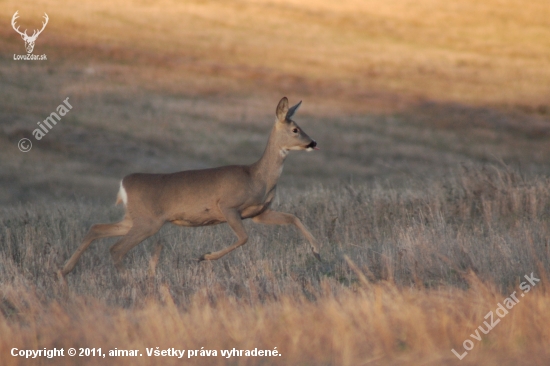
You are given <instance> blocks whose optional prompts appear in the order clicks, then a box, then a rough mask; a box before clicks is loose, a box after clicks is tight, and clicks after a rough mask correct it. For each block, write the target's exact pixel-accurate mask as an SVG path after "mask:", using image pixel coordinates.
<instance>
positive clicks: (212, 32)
mask: <svg viewBox="0 0 550 366" xmlns="http://www.w3.org/2000/svg"><path fill="white" fill-rule="evenodd" d="M16 10H19V14H20V15H21V17H20V19H18V22H19V24H21V25H22V28H29V29H33V28H38V27H39V26H40V21H41V17H42V15H43V13H44V12H46V13H48V15H49V18H50V22H49V24H48V26H47V28H46V29H45V30H44V32H43V33H42V34H41V35H40V37H39V38H38V40H37V42H36V46H35V51H34V53H35V54H42V53H45V54H47V56H48V61H36V62H29V61H27V62H24V61H16V60H13V56H12V55H13V54H23V53H24V52H25V51H24V48H23V42H22V40H21V38H20V37H19V36H18V35H17V34H16V33H15V32H14V31H13V29H12V28H11V26H10V24H9V21H10V19H11V17H12V15H13V13H14V12H15V11H16ZM0 14H1V18H2V19H4V21H3V22H2V24H3V25H2V26H1V27H0V34H1V37H0V45H1V48H2V50H4V51H3V52H2V55H1V59H0V96H1V98H0V146H1V149H0V185H1V187H2V189H1V190H0V202H1V203H2V206H1V208H0V294H1V298H0V360H1V364H2V365H30V364H46V365H48V364H52V365H53V364H55V365H76V364H78V365H81V364H89V365H105V364H117V365H119V364H120V365H126V364H127V365H140V364H143V365H149V364H162V365H171V364H182V363H187V364H197V365H201V364H205V365H217V364H219V365H225V364H229V365H258V364H275V365H302V364H303V365H418V364H424V365H443V364H445V365H446V364H466V365H479V364H483V365H494V364H499V365H515V364H530V365H546V364H547V363H548V360H549V359H550V355H549V352H548V349H547V344H548V342H549V341H550V334H549V333H550V331H549V330H548V327H547V325H548V324H549V323H550V315H548V314H550V312H549V311H548V310H549V304H550V295H549V292H548V280H549V279H548V273H549V270H550V248H549V247H548V246H549V239H548V238H549V235H548V234H549V232H548V231H549V228H548V223H549V214H550V205H549V203H548V202H549V199H550V189H549V181H548V175H549V173H550V169H549V168H548V163H547V162H548V161H549V159H550V148H549V146H550V144H549V142H550V141H549V140H550V104H549V103H550V102H549V100H550V72H549V70H550V44H549V42H550V41H549V40H550V28H549V27H548V19H550V9H549V8H548V6H547V4H546V3H545V2H544V1H532V2H529V4H525V3H523V2H520V1H496V0H491V1H486V2H483V3H479V2H475V1H460V2H458V1H451V2H438V1H431V0H425V1H421V2H416V3H413V2H409V1H404V0H395V1H386V2H384V3H383V4H382V3H377V2H374V1H367V2H364V1H361V2H354V1H341V2H338V3H334V4H332V3H331V4H325V3H320V2H314V1H305V2H297V1H296V2H295V1H291V0H288V1H283V2H267V1H234V2H233V1H232V2H225V3H218V2H209V1H186V2H175V1H171V0H166V1H160V2H155V3H149V2H146V1H120V2H112V1H111V2H107V1H96V2H88V1H83V2H79V3H78V5H76V4H75V5H74V6H72V7H65V6H63V5H62V4H61V3H60V2H58V1H52V0H45V1H37V2H32V4H31V3H30V2H29V3H23V4H22V3H20V2H11V1H7V2H4V5H3V6H2V9H0ZM29 33H31V32H29ZM283 95H286V96H288V97H289V99H290V102H291V103H296V102H297V101H298V100H300V99H303V100H304V104H303V106H302V108H301V109H300V111H299V113H298V115H297V116H296V117H295V120H296V121H297V123H298V124H299V125H300V126H301V127H303V128H304V130H305V131H306V132H307V133H308V134H309V135H310V136H312V137H313V138H314V139H316V140H317V142H318V143H319V146H320V147H321V150H320V151H316V152H315V153H292V154H290V155H289V157H288V159H287V163H286V164H285V170H284V172H283V175H282V179H281V181H280V184H279V188H278V196H277V199H276V202H275V205H274V206H275V208H276V209H277V210H281V211H285V212H290V213H293V214H295V215H297V216H298V217H299V218H300V219H301V220H302V221H303V222H304V224H305V225H306V226H307V227H308V228H310V230H311V231H312V233H313V234H314V236H315V237H316V238H317V239H318V240H319V242H320V243H321V256H322V257H323V261H322V262H317V261H316V260H315V258H314V257H313V256H312V255H311V252H310V249H309V247H308V245H307V242H306V241H305V240H304V238H302V237H301V236H300V235H299V233H297V232H296V231H294V229H292V228H287V227H277V228H274V227H265V226H260V225H256V224H253V223H252V222H250V223H249V222H246V228H247V230H248V232H249V236H250V239H249V242H248V243H247V244H246V245H245V246H243V247H242V248H239V249H238V250H236V251H234V252H233V253H231V254H229V255H228V256H226V257H224V258H222V259H220V260H218V261H215V262H202V263H197V262H196V258H198V257H199V256H200V255H202V254H204V252H206V251H213V250H219V249H221V248H223V247H225V246H227V245H229V244H230V243H232V242H233V240H234V236H233V234H232V232H231V230H230V229H229V228H228V227H227V226H225V225H219V226H214V227H205V228H194V229H182V228H178V227H174V226H166V227H164V228H163V229H162V230H161V231H160V232H159V233H158V234H156V235H155V236H153V237H152V238H150V239H148V240H147V241H145V242H144V243H142V244H141V245H140V246H138V247H136V248H135V249H134V250H132V251H131V252H130V253H129V255H128V256H127V258H126V260H125V264H126V267H127V270H126V271H125V272H122V273H119V272H117V271H116V270H115V268H114V266H113V265H112V263H111V260H110V258H109V254H108V253H109V252H108V247H109V246H110V245H112V244H113V243H114V242H115V239H110V240H103V241H99V242H97V243H95V244H93V245H92V246H91V247H90V249H89V250H88V251H87V252H86V253H85V254H84V255H83V257H82V258H81V261H80V262H79V264H78V265H77V267H76V269H75V271H74V272H73V273H71V274H70V275H69V276H68V277H67V280H68V284H67V285H68V287H65V286H63V284H61V283H59V281H58V280H57V278H56V276H55V273H56V271H57V270H58V269H59V268H60V267H61V266H62V265H63V263H64V261H65V260H66V259H67V258H68V257H69V256H70V255H71V254H72V252H73V251H74V250H75V249H76V247H77V246H78V245H79V244H80V241H81V240H82V238H83V236H84V235H85V233H86V231H87V229H88V228H89V227H90V226H91V225H92V224H93V223H97V222H113V221H117V220H118V219H120V217H121V215H122V209H121V208H120V207H116V206H114V205H113V203H114V200H115V196H116V192H117V189H118V183H119V180H120V178H122V177H123V176H124V175H126V174H129V173H132V172H137V171H141V172H173V171H178V170H183V169H192V168H205V167H213V166H218V165H223V164H250V163H252V162H254V161H255V160H256V159H258V158H259V157H260V155H261V153H262V151H263V148H264V147H265V143H266V141H267V136H268V133H269V131H270V128H271V124H272V123H273V120H274V111H275V106H276V103H277V101H278V100H279V99H280V98H281V97H282V96H283ZM67 97H69V100H70V102H71V104H72V105H73V109H72V110H71V111H70V112H69V113H68V114H67V115H66V116H65V117H63V118H62V120H61V121H60V122H59V123H58V124H57V125H55V126H54V127H53V128H52V130H51V131H49V132H48V133H47V135H46V136H45V137H44V138H43V139H42V140H40V141H37V140H34V139H33V137H32V131H33V130H34V129H35V128H36V122H37V121H42V120H44V118H46V117H47V116H48V115H49V114H50V113H51V112H52V111H54V110H55V108H56V107H57V106H58V105H59V104H60V103H61V102H62V101H63V100H64V99H65V98H67ZM23 137H27V138H30V139H31V141H32V143H33V147H32V150H31V151H29V152H27V153H22V152H21V151H19V150H18V148H17V143H18V141H19V140H20V139H21V138H23ZM525 275H528V276H531V275H532V276H534V277H535V278H537V279H540V281H539V282H537V281H535V280H531V281H532V283H531V282H529V281H528V280H527V279H526V278H525V277H524V276H525ZM530 278H532V277H530ZM522 283H523V287H520V286H522ZM525 284H527V285H530V288H529V292H525V289H526V287H525ZM514 292H515V293H514ZM522 295H524V296H522ZM514 296H515V297H517V300H518V301H517V302H516V301H511V300H510V299H513V298H514ZM499 303H500V304H502V306H504V307H505V308H506V310H507V313H506V314H504V316H503V317H502V318H501V317H499V314H503V313H504V311H503V310H498V311H497V309H498V304H499ZM514 303H515V305H513V304H514ZM505 305H508V308H507V307H506V306H505ZM489 312H493V317H494V319H493V320H491V319H490V318H485V316H486V315H487V314H488V313H489ZM497 320H500V321H499V322H498V324H496V323H495V322H496V321H497ZM484 322H486V323H484ZM491 322H492V324H493V325H494V329H492V330H490V331H488V328H489V327H490V324H491ZM487 324H489V326H488V325H487ZM485 333H487V334H485ZM467 340H468V341H467ZM465 341H467V342H465ZM470 344H471V345H472V347H473V348H472V349H471V350H470V351H468V353H467V354H465V355H464V352H466V350H465V348H464V346H466V347H469V346H470ZM71 347H73V348H75V349H77V350H78V349H79V348H96V349H97V348H101V349H102V352H103V353H108V352H109V350H114V349H115V348H116V349H118V350H139V353H141V354H142V355H143V356H138V357H129V356H128V357H117V358H114V357H110V356H106V358H105V359H103V358H100V357H93V356H87V357H78V356H75V357H69V356H67V355H66V352H67V350H68V349H69V348H71ZM156 347H158V350H167V349H171V348H174V349H177V350H183V349H185V350H187V351H186V352H189V350H197V354H196V356H193V357H191V358H188V353H186V354H185V355H184V357H183V358H184V359H183V360H182V359H178V358H176V357H155V356H148V352H153V351H154V350H156V349H157V348H156ZM275 347H276V350H277V353H278V354H280V356H278V355H277V356H262V357H260V356H250V357H247V356H240V357H237V356H235V355H233V356H232V357H229V358H227V357H224V356H222V354H221V350H232V349H234V348H235V349H237V350H253V349H255V348H257V349H258V350H270V351H272V352H273V351H274V349H275ZM13 348H17V349H20V350H27V349H28V350H33V349H34V350H38V349H44V348H47V349H53V348H58V349H59V348H63V349H64V350H65V357H59V358H53V359H48V358H44V357H42V358H39V359H34V360H30V359H25V358H23V357H14V356H12V355H11V352H12V349H13ZM201 349H202V350H203V354H206V350H209V351H213V350H216V352H217V355H216V356H201V352H200V351H201ZM451 349H454V350H455V351H456V352H457V354H459V355H464V357H463V359H462V360H459V358H458V357H457V356H456V355H455V354H454V353H453V352H452V351H451ZM210 354H212V352H211V353H210Z"/></svg>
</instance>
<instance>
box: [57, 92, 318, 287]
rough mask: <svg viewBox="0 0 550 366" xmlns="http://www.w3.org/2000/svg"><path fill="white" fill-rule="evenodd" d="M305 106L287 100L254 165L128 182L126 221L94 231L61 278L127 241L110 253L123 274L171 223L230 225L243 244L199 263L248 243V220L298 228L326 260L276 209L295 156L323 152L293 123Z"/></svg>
mask: <svg viewBox="0 0 550 366" xmlns="http://www.w3.org/2000/svg"><path fill="white" fill-rule="evenodd" d="M301 103H302V102H300V103H298V104H296V105H295V106H294V107H292V108H289V107H288V99H287V98H286V97H284V98H282V99H281V101H280V102H279V104H278V105H277V109H276V116H277V119H276V121H275V125H274V126H273V129H272V130H271V134H270V135H269V140H268V142H267V147H266V148H265V151H264V153H263V155H262V157H261V158H260V160H258V161H257V162H256V163H254V164H252V165H231V166H224V167H218V168H211V169H203V170H188V171H183V172H177V173H172V174H141V173H136V174H130V175H128V176H126V177H124V178H123V179H122V181H121V182H120V190H119V192H118V197H117V204H118V203H120V202H122V203H124V206H125V209H126V213H125V215H124V219H123V220H122V221H120V222H118V223H114V224H96V225H93V226H92V227H91V228H90V231H89V232H88V233H87V234H86V236H85V237H84V239H83V241H82V244H80V247H79V248H78V249H77V250H76V251H75V253H74V254H73V255H72V257H71V258H70V259H69V260H68V261H67V263H65V266H64V267H63V269H62V270H61V271H60V272H59V275H60V276H61V277H62V278H63V277H64V276H65V275H66V274H67V273H69V272H71V271H72V270H73V268H74V267H75V265H76V263H77V262H78V259H79V258H80V256H81V255H82V253H83V252H84V251H85V250H86V248H88V246H89V245H90V244H91V243H92V242H93V241H94V240H96V239H100V238H107V237H112V236H122V235H124V237H123V238H121V239H120V240H119V241H118V242H117V243H116V244H114V245H113V246H112V247H111V249H110V251H111V256H112V258H113V261H114V263H115V266H116V267H117V268H118V269H121V268H123V267H122V259H123V257H124V255H125V254H126V253H127V252H128V251H129V250H130V249H132V248H133V247H135V246H136V245H138V244H139V243H141V242H142V241H143V240H145V239H146V238H148V237H150V236H151V235H153V234H155V233H156V232H157V231H159V229H160V228H161V227H162V226H163V225H164V224H165V223H166V222H171V223H172V224H176V225H180V226H205V225H215V224H220V223H223V222H227V223H228V224H229V226H230V227H231V229H233V231H234V232H235V235H236V236H237V241H236V242H235V243H234V244H233V245H231V246H229V247H226V248H225V249H222V250H219V251H217V252H214V253H210V252H208V253H206V254H204V255H203V256H201V257H200V258H199V261H201V260H214V259H218V258H220V257H222V256H224V255H226V254H227V253H229V252H231V251H232V250H234V249H236V248H238V247H239V246H241V245H243V244H244V243H246V241H247V240H248V235H247V233H246V231H245V228H244V226H243V223H242V220H243V219H250V218H251V219H252V220H253V221H254V222H259V223H262V224H271V225H285V224H293V225H294V226H296V227H297V228H298V230H300V231H301V232H302V234H303V235H304V236H305V237H306V239H307V240H308V241H309V243H310V245H311V248H312V250H313V254H314V255H315V257H316V258H317V259H319V260H321V257H320V256H319V246H318V244H317V241H316V240H315V238H314V237H313V235H311V233H310V232H309V231H308V230H307V229H306V228H305V226H304V225H303V224H302V222H301V221H300V220H299V219H298V218H297V217H296V216H294V215H291V214H288V213H282V212H277V211H272V210H271V209H270V206H271V203H272V202H273V198H274V197H275V189H276V187H277V180H278V179H279V176H280V175H281V172H282V171H283V163H284V161H285V158H286V156H287V154H288V152H289V150H307V151H311V150H314V149H315V150H318V148H317V142H315V140H313V139H311V138H310V137H309V136H308V135H307V134H306V133H305V132H304V131H303V130H302V129H301V128H300V127H299V126H298V125H297V124H296V122H294V121H293V120H291V118H292V116H293V115H294V113H295V112H296V111H297V110H298V108H299V107H300V104H301Z"/></svg>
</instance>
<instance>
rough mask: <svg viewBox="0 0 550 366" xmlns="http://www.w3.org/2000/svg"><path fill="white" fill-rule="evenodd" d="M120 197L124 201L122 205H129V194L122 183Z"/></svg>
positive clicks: (119, 191)
mask: <svg viewBox="0 0 550 366" xmlns="http://www.w3.org/2000/svg"><path fill="white" fill-rule="evenodd" d="M118 197H119V198H120V199H121V200H122V203H124V206H126V205H127V204H128V194H127V193H126V190H125V189H124V186H123V185H122V181H120V189H119V190H118Z"/></svg>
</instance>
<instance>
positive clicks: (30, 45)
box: [11, 11, 48, 53]
mask: <svg viewBox="0 0 550 366" xmlns="http://www.w3.org/2000/svg"><path fill="white" fill-rule="evenodd" d="M18 12H19V11H16V12H15V14H13V17H12V18H11V26H12V27H13V29H14V30H15V31H16V32H17V33H19V34H20V35H21V38H23V40H24V41H25V48H26V49H27V53H32V50H33V49H34V42H36V38H38V36H39V35H40V33H42V31H43V30H44V28H46V24H48V14H46V13H44V20H45V22H42V29H40V30H36V29H35V30H34V32H33V34H32V36H30V37H29V35H28V34H27V30H26V29H25V32H21V31H19V27H17V28H15V20H16V19H17V18H19V15H18V14H17V13H18Z"/></svg>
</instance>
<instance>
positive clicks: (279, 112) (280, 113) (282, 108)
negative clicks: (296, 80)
mask: <svg viewBox="0 0 550 366" xmlns="http://www.w3.org/2000/svg"><path fill="white" fill-rule="evenodd" d="M287 113H288V99H287V98H286V97H283V99H281V100H280V101H279V104H278V105H277V109H276V111H275V115H276V116H277V119H278V120H279V122H284V121H285V119H286V117H287Z"/></svg>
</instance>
